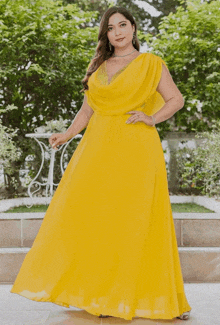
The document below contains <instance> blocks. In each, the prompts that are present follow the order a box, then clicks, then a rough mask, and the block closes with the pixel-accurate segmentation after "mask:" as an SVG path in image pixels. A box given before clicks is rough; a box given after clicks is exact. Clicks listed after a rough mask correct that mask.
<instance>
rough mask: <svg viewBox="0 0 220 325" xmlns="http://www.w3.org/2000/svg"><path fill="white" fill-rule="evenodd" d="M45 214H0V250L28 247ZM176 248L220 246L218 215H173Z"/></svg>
mask: <svg viewBox="0 0 220 325" xmlns="http://www.w3.org/2000/svg"><path fill="white" fill-rule="evenodd" d="M44 215H45V212H39V213H34V212H33V213H0V248H4V247H5V248H7V247H31V246H32V244H33V242H34V239H35V237H36V235H37V233H38V231H39V229H40V226H41V223H42V221H43V218H44ZM173 220H174V225H175V231H176V238H177V244H178V246H179V247H220V213H173Z"/></svg>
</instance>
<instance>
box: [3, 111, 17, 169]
mask: <svg viewBox="0 0 220 325" xmlns="http://www.w3.org/2000/svg"><path fill="white" fill-rule="evenodd" d="M13 109H16V107H15V106H14V105H10V106H7V107H6V109H5V110H6V111H12V110H13ZM16 133H17V129H16V130H12V129H10V128H8V127H6V126H4V125H2V121H1V120H0V143H1V150H0V165H2V166H3V168H4V169H5V170H6V171H7V173H8V174H12V173H13V171H14V170H13V167H12V162H13V161H16V160H18V159H19V156H20V152H19V150H18V149H17V148H16V145H15V143H14V141H13V137H14V136H15V135H16Z"/></svg>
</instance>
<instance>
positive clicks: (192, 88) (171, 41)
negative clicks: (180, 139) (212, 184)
mask: <svg viewBox="0 0 220 325" xmlns="http://www.w3.org/2000/svg"><path fill="white" fill-rule="evenodd" d="M219 4H220V1H219V0H218V1H211V2H209V3H207V2H203V3H201V2H200V1H199V0H193V1H187V7H186V9H184V8H183V7H181V6H180V7H178V8H177V12H176V13H175V14H173V13H170V14H169V15H168V16H167V17H163V18H162V20H161V23H160V24H159V34H158V35H157V36H156V37H152V35H150V34H147V35H146V40H147V42H148V44H149V45H150V46H151V47H152V49H153V50H152V52H153V53H155V54H157V55H159V56H161V57H162V58H164V60H165V61H166V63H167V64H168V67H169V70H170V72H171V75H172V77H173V79H174V82H175V83H176V84H177V87H178V88H179V90H180V91H181V93H182V94H183V97H184V99H185V106H184V109H181V110H180V111H178V112H177V113H176V114H175V115H174V116H173V117H172V118H171V119H169V120H167V121H166V122H164V123H163V125H162V127H163V130H165V129H166V130H172V131H173V130H175V131H186V132H191V131H192V130H193V131H197V132H198V131H202V130H204V129H205V130H211V126H212V119H213V120H217V119H220V110H219V103H220V72H219V71H220V10H219Z"/></svg>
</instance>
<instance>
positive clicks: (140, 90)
mask: <svg viewBox="0 0 220 325" xmlns="http://www.w3.org/2000/svg"><path fill="white" fill-rule="evenodd" d="M105 64H106V62H103V64H102V65H101V66H100V67H99V68H98V69H97V70H96V71H95V72H94V73H93V74H92V76H91V77H90V79H89V84H88V85H89V90H87V91H86V96H87V100H88V103H89V105H90V106H91V108H92V109H93V110H94V114H93V115H92V117H91V119H90V121H89V124H88V126H87V128H86V131H85V133H84V135H83V137H82V139H81V141H80V143H79V144H78V146H77V148H76V150H75V151H74V153H73V155H72V157H71V160H70V162H69V164H68V166H67V168H66V170H65V172H64V174H63V177H62V179H61V181H60V183H59V186H58V187H57V190H56V191H55V193H54V196H53V198H52V200H51V203H50V205H49V207H48V209H47V212H46V214H45V217H44V219H43V222H42V224H41V227H40V230H39V232H38V234H37V236H36V238H35V241H34V243H33V245H32V247H31V249H30V251H29V252H28V253H27V255H26V257H25V259H24V261H23V264H22V266H21V268H20V271H19V273H18V275H17V278H16V280H15V282H14V285H13V287H12V289H11V292H12V293H17V294H19V295H21V296H24V297H26V298H28V299H31V300H35V301H41V302H42V301H45V302H46V301H47V302H48V301H49V302H52V303H55V304H58V305H61V306H64V307H69V306H70V305H71V306H75V307H78V308H82V309H84V310H86V311H87V312H89V313H91V314H93V315H97V316H98V315H100V314H103V315H111V316H115V317H120V318H123V319H126V320H131V319H132V318H133V317H143V318H149V319H172V318H174V317H177V316H179V315H181V314H182V313H183V312H186V311H189V310H191V307H190V305H189V304H188V301H187V298H186V296H185V292H184V283H183V277H182V271H181V265H180V259H179V253H178V246H177V240H176V234H175V228H174V221H173V216H172V210H171V203H170V198H169V192H168V183H167V173H166V165H165V160H164V154H163V148H162V144H161V141H160V137H159V134H158V132H157V129H156V127H152V126H148V125H146V124H145V123H143V122H136V123H134V124H132V123H131V124H126V123H125V122H126V120H127V119H128V118H129V116H130V115H129V114H126V112H128V111H130V110H134V109H135V110H141V111H144V112H146V114H147V115H152V114H154V112H156V111H158V110H159V109H160V108H161V107H162V106H163V104H164V101H163V98H162V97H161V96H160V94H159V93H158V92H157V91H156V88H157V85H158V83H159V80H160V77H161V71H162V64H165V65H166V63H165V62H164V61H163V60H162V59H161V58H160V57H159V56H156V55H154V54H151V53H142V54H140V55H139V56H138V57H136V58H135V59H134V60H133V61H131V62H130V63H129V64H128V65H126V66H125V67H124V68H123V69H120V70H119V71H118V72H117V73H116V74H115V75H114V76H113V78H112V80H111V81H110V83H108V77H107V72H106V65H105Z"/></svg>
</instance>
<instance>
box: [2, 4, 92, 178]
mask: <svg viewBox="0 0 220 325" xmlns="http://www.w3.org/2000/svg"><path fill="white" fill-rule="evenodd" d="M97 14H98V13H97V12H83V11H81V10H80V8H79V7H78V6H77V5H76V4H68V5H66V6H64V5H63V3H62V1H50V0H33V1H29V0H16V1H14V0H0V32H1V38H0V63H1V64H0V118H1V119H2V123H3V125H7V127H10V128H11V129H16V128H18V131H17V133H16V136H15V137H14V142H15V143H16V146H17V147H18V148H20V150H21V156H20V158H19V161H18V162H17V164H16V168H17V176H16V177H17V179H18V178H19V176H18V173H19V167H20V166H21V165H22V164H23V163H24V161H25V158H26V156H27V155H28V154H31V153H32V148H31V141H30V139H27V138H25V134H26V133H32V132H33V131H34V129H35V128H36V127H38V126H41V125H42V124H45V123H46V121H48V120H51V119H57V117H62V118H64V119H73V117H74V115H75V114H76V113H77V111H78V110H79V108H80V106H81V104H82V99H83V94H82V93H80V92H79V91H80V90H81V89H82V88H83V86H82V83H81V80H82V79H83V77H84V75H85V71H86V68H87V66H88V64H89V62H90V60H91V58H92V56H93V55H94V46H95V45H96V41H97V33H98V27H89V26H86V25H85V23H87V24H89V22H90V21H91V20H92V19H93V17H96V15H97ZM11 104H14V105H15V106H16V109H14V110H13V111H10V112H8V111H7V110H6V107H7V106H8V105H11Z"/></svg>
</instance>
